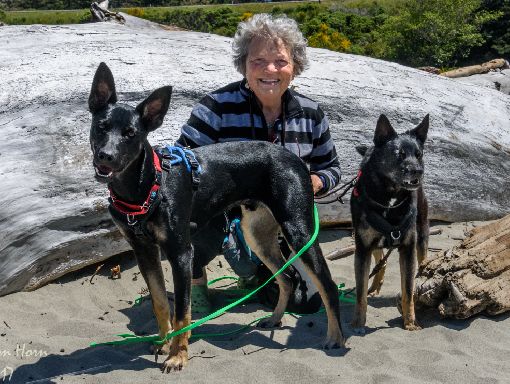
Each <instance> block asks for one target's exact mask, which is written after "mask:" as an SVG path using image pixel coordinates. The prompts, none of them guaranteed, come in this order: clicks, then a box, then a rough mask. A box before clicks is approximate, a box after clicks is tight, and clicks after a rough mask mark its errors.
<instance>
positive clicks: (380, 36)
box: [374, 0, 498, 67]
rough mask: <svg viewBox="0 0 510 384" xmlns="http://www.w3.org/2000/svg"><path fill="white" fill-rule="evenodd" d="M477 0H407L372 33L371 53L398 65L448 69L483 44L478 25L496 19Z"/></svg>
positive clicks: (495, 15) (495, 16)
mask: <svg viewBox="0 0 510 384" xmlns="http://www.w3.org/2000/svg"><path fill="white" fill-rule="evenodd" d="M480 2H481V0H407V6H406V8H405V9H403V10H402V11H401V12H400V14H398V15H394V16H389V17H388V18H387V19H386V21H385V23H384V24H383V25H382V26H381V28H379V30H377V31H376V33H375V47H376V48H377V49H376V50H375V51H374V53H375V54H376V55H380V56H381V57H382V58H385V59H389V60H396V61H398V62H400V63H403V64H407V65H412V66H421V65H435V66H440V67H442V66H452V65H456V64H457V63H459V61H460V60H462V59H464V58H465V57H467V56H468V55H469V52H470V50H471V49H472V48H473V47H476V46H479V45H481V44H483V42H484V38H483V36H482V34H481V32H480V30H481V26H482V25H483V24H484V23H486V22H488V21H490V20H494V19H495V18H497V17H498V15H497V14H495V13H491V12H486V11H483V12H478V10H479V7H480Z"/></svg>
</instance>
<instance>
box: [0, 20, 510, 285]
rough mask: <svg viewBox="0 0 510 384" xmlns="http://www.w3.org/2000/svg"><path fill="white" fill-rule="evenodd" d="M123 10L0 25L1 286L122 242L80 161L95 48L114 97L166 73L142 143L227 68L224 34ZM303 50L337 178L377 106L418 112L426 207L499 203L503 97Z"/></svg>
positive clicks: (341, 219) (149, 85)
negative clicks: (119, 17) (162, 114)
mask: <svg viewBox="0 0 510 384" xmlns="http://www.w3.org/2000/svg"><path fill="white" fill-rule="evenodd" d="M124 17H125V18H126V24H125V25H120V24H119V23H116V22H110V23H94V24H78V25H66V26H52V27H49V26H44V25H42V26H41V25H29V26H24V25H17V26H8V27H6V28H2V33H0V47H6V48H5V52H6V53H7V54H6V55H2V64H1V69H0V72H1V75H0V89H1V90H2V91H1V92H0V130H1V132H2V140H0V181H1V182H0V295H5V294H8V293H10V292H15V291H19V290H29V289H34V288H37V287H39V286H41V285H42V284H45V283H47V282H49V281H51V280H53V279H55V278H58V277H59V276H61V275H63V274H64V273H66V272H70V271H72V270H75V269H78V268H81V267H83V266H85V265H89V264H95V263H101V261H102V260H105V259H107V258H108V257H110V256H112V255H116V254H119V253H121V252H123V251H126V250H128V249H129V246H128V244H127V243H126V242H125V241H124V240H123V238H122V236H121V235H120V234H119V232H118V231H117V230H116V228H115V226H114V225H113V223H112V221H111V219H110V215H109V213H108V211H107V204H108V202H107V193H108V191H107V188H106V186H105V185H104V184H100V183H98V182H97V181H96V180H95V179H94V169H93V167H92V159H91V151H90V143H89V130H90V113H89V112H88V111H87V98H88V94H89V92H90V85H91V82H92V77H93V75H94V70H95V68H97V65H98V63H99V62H100V61H105V62H106V63H107V64H108V65H109V66H110V68H112V70H113V73H114V75H115V80H116V81H117V86H118V88H119V90H121V91H122V92H121V93H119V95H118V96H119V101H121V102H123V103H127V104H130V105H137V104H138V103H139V102H140V101H141V100H143V99H144V98H146V97H147V96H148V95H149V93H150V92H151V91H152V90H154V89H156V88H158V87H161V86H163V85H172V86H174V93H173V95H172V103H171V107H170V111H169V113H168V115H167V117H166V118H165V120H164V123H163V126H162V127H161V128H159V129H157V130H156V131H155V132H152V133H151V135H150V141H151V143H152V144H171V143H173V142H174V141H175V139H176V138H177V137H178V135H179V132H180V129H181V126H182V124H183V123H184V122H185V121H186V120H187V119H188V118H189V115H190V112H191V108H192V107H193V105H195V103H196V102H197V101H198V100H200V98H202V97H203V95H204V94H206V93H207V92H209V91H211V90H213V89H217V88H220V87H223V86H225V84H227V83H228V82H230V81H236V80H239V79H240V75H239V73H237V72H236V70H235V69H234V67H233V65H232V63H231V52H232V48H231V40H230V39H227V38H225V37H222V36H216V35H212V34H205V33H196V32H186V31H174V32H168V31H165V30H163V29H161V28H160V27H159V26H158V25H155V24H150V23H149V22H146V21H143V20H139V19H136V18H133V17H130V16H129V15H124ZM135 35H136V39H135V38H134V36H135ZM34 41H36V42H37V44H35V43H33V42H34ZM62 47H65V50H64V51H63V50H62ZM2 52H3V51H2ZM309 58H310V68H309V69H307V70H306V71H305V72H303V74H301V75H300V76H299V77H297V78H296V79H295V81H294V84H295V85H296V86H297V90H298V91H299V92H300V93H302V94H305V95H306V96H309V97H310V98H312V99H313V100H316V101H317V102H318V103H319V104H320V105H321V107H322V109H323V110H324V113H325V114H326V115H327V116H328V119H329V122H330V129H331V136H332V137H333V139H334V141H335V144H336V148H337V153H338V154H339V159H340V164H341V167H342V170H343V173H344V180H349V179H350V178H352V177H354V176H355V175H356V173H357V170H358V167H359V163H360V161H361V158H360V157H359V155H358V154H357V152H356V146H357V145H368V144H370V143H371V142H372V138H373V135H374V129H375V124H376V121H377V119H378V117H379V115H380V114H381V113H385V114H386V115H387V116H389V117H390V119H391V121H392V122H393V121H395V128H396V129H398V131H399V132H403V131H404V130H406V129H409V128H411V127H413V126H415V125H416V124H417V123H418V122H419V121H421V119H423V116H425V115H426V114H427V113H429V114H430V116H431V129H430V131H429V140H428V141H427V143H426V151H425V163H426V167H425V174H426V181H425V189H426V191H427V196H428V198H429V203H430V217H431V219H434V220H445V221H466V220H493V219H498V218H501V217H503V216H505V215H507V214H509V213H510V207H509V206H508V201H509V200H510V120H509V119H508V116H510V97H507V96H506V95H500V94H499V93H497V92H494V91H493V90H492V89H486V88H484V87H477V86H473V85H471V84H464V83H463V82H460V81H459V82H454V81H453V80H451V79H448V78H446V77H442V76H436V75H431V74H428V73H425V72H423V71H417V70H415V69H412V68H406V67H403V66H400V65H398V64H394V63H389V62H383V61H380V60H375V59H371V58H367V57H363V56H359V55H346V54H341V53H338V52H331V51H327V50H324V49H314V48H310V49H309ZM356 68H362V70H357V69H356ZM346 202H348V197H347V198H346ZM319 211H320V216H321V222H322V223H323V224H326V225H331V224H337V223H338V224H341V223H348V222H349V221H350V215H349V204H348V203H347V204H340V203H331V204H326V205H322V206H320V207H319ZM346 245H347V244H346Z"/></svg>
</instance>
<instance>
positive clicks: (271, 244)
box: [241, 205, 292, 328]
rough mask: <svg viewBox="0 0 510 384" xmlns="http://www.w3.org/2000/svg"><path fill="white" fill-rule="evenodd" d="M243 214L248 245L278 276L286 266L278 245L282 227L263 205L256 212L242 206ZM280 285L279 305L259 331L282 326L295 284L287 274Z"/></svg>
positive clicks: (277, 277)
mask: <svg viewBox="0 0 510 384" xmlns="http://www.w3.org/2000/svg"><path fill="white" fill-rule="evenodd" d="M242 212H243V216H242V220H241V228H242V230H243V235H244V239H245V240H246V243H247V244H248V246H249V247H250V248H251V250H252V251H254V252H255V253H256V255H257V256H258V257H259V258H260V259H261V260H262V262H263V263H264V264H265V265H266V266H267V267H268V268H269V270H270V271H271V272H272V273H273V274H274V273H276V271H278V270H279V269H280V268H281V267H282V266H283V265H284V264H285V262H284V259H283V257H282V253H281V250H280V246H279V244H278V230H279V225H278V223H277V222H276V221H275V219H274V217H273V215H272V214H271V212H270V211H269V209H268V208H267V207H265V206H263V205H259V206H258V207H257V209H256V210H255V211H253V210H250V209H248V208H246V207H245V206H242ZM276 281H277V282H278V287H279V291H280V295H279V297H278V303H277V304H276V307H275V308H274V310H273V314H272V315H271V317H269V318H267V319H263V320H261V321H260V322H259V323H258V324H257V326H258V327H262V328H272V327H276V326H280V325H281V320H282V317H283V314H284V312H285V309H286V308H287V303H288V302H289V298H290V294H291V292H292V282H291V281H290V279H289V278H288V277H286V276H285V275H284V274H283V273H281V274H280V275H278V276H276Z"/></svg>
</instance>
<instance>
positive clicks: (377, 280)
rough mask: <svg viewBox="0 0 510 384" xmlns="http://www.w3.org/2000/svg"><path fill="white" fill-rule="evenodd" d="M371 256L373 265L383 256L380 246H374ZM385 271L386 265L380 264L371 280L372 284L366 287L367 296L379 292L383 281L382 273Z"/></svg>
mask: <svg viewBox="0 0 510 384" xmlns="http://www.w3.org/2000/svg"><path fill="white" fill-rule="evenodd" d="M372 256H373V257H374V261H375V265H377V264H379V262H380V261H381V260H382V258H383V257H384V254H383V250H382V248H376V249H374V250H373V251H372ZM385 272H386V265H384V266H382V267H381V269H380V270H379V272H377V273H376V274H375V276H374V279H373V280H372V285H370V288H369V289H368V295H369V296H377V295H378V294H379V292H381V287H382V285H383V283H384V274H385Z"/></svg>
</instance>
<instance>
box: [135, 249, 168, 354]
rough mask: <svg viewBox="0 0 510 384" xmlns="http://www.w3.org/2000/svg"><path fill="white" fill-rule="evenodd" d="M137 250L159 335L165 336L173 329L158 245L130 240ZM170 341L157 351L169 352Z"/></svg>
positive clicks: (136, 253)
mask: <svg viewBox="0 0 510 384" xmlns="http://www.w3.org/2000/svg"><path fill="white" fill-rule="evenodd" d="M130 243H131V245H132V247H133V250H134V251H135V255H136V259H137V261H138V267H139V268H140V272H141V273H142V276H143V278H144V280H145V283H146V284H147V287H148V288H149V292H150V294H151V300H152V310H153V311H154V315H155V316H156V320H157V323H158V329H159V336H160V337H161V338H163V337H165V336H166V335H167V334H168V333H169V332H170V331H171V329H172V326H171V324H170V305H169V304H168V297H167V294H166V288H165V279H164V277H163V270H162V268H161V257H160V252H159V248H158V246H156V245H154V244H153V243H152V242H149V241H144V240H132V241H130ZM169 351H170V343H169V342H166V343H165V344H163V345H162V346H161V347H160V348H158V350H157V351H156V352H157V353H163V354H168V352H169Z"/></svg>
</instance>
